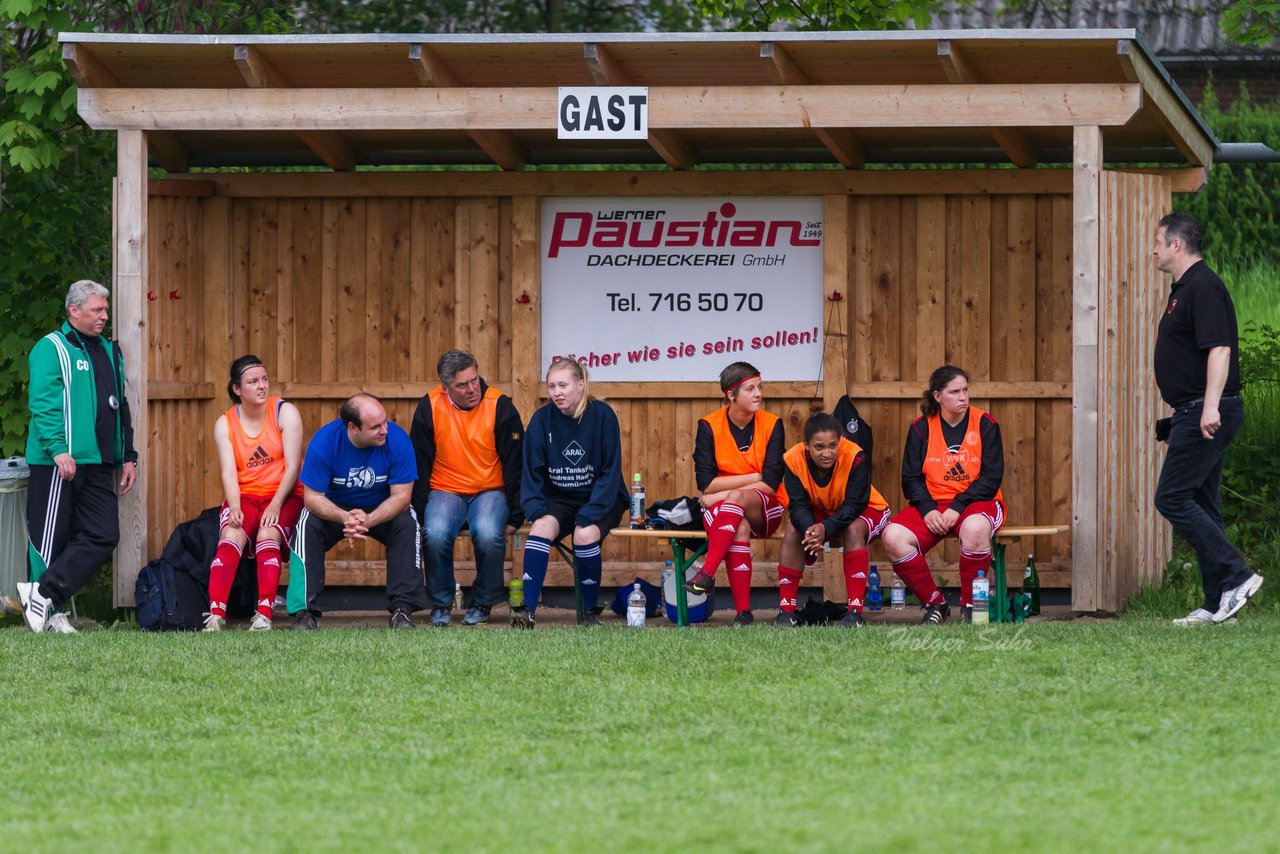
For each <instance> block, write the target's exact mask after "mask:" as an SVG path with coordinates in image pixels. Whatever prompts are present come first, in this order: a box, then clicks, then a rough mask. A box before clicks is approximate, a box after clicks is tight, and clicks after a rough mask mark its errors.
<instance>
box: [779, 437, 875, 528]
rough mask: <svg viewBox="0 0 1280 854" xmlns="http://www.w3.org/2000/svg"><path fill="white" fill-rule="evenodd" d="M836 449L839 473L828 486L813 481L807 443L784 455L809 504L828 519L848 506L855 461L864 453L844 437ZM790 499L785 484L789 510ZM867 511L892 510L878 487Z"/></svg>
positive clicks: (782, 499)
mask: <svg viewBox="0 0 1280 854" xmlns="http://www.w3.org/2000/svg"><path fill="white" fill-rule="evenodd" d="M836 447H837V450H836V465H835V471H833V472H832V473H831V480H830V481H829V482H828V483H827V485H826V486H818V484H817V482H816V481H815V480H814V479H813V474H812V473H811V472H810V471H809V459H808V454H806V453H805V450H804V442H797V443H796V444H794V445H792V446H791V448H790V449H789V450H788V451H787V452H786V453H785V454H784V455H783V456H782V459H783V462H785V463H786V464H787V468H789V469H791V473H792V474H794V475H795V476H796V477H798V478H800V482H801V483H802V484H804V491H805V494H806V495H808V496H809V504H810V505H811V506H812V507H813V509H814V511H815V512H817V513H821V514H823V515H825V516H831V515H833V514H834V513H835V512H836V511H837V510H839V509H840V505H841V504H844V494H845V488H846V487H847V486H848V484H849V473H850V472H852V471H853V461H854V460H855V459H857V457H858V454H860V453H862V446H861V445H859V444H858V443H857V442H851V441H849V440H848V439H846V438H844V437H841V438H840V444H839V445H837V446H836ZM790 500H791V499H790V497H789V496H788V495H787V490H786V485H785V482H784V484H783V486H781V487H779V488H778V501H780V502H781V503H782V506H783V507H786V506H787V504H788V502H789V501H790ZM867 509H868V510H876V511H880V510H888V509H889V502H887V501H885V500H884V496H883V495H881V494H880V491H879V490H877V489H876V488H875V487H874V486H873V487H871V497H870V499H869V500H868V501H867Z"/></svg>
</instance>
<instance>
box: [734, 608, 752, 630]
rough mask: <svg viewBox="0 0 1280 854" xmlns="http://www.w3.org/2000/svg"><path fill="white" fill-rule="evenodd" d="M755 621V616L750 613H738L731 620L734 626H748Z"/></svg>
mask: <svg viewBox="0 0 1280 854" xmlns="http://www.w3.org/2000/svg"><path fill="white" fill-rule="evenodd" d="M755 621H756V615H755V614H753V613H751V612H750V611H739V612H738V616H736V617H734V618H733V624H734V625H735V626H749V625H751V624H752V623H754V622H755Z"/></svg>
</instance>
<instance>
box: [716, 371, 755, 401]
mask: <svg viewBox="0 0 1280 854" xmlns="http://www.w3.org/2000/svg"><path fill="white" fill-rule="evenodd" d="M758 379H760V375H759V374H752V375H751V376H749V377H743V378H742V379H740V380H738V381H737V382H736V383H734V384H733V385H731V386H729V387H728V388H727V389H725V390H724V394H725V397H728V396H729V392H731V391H733V390H734V389H735V388H737V387H738V386H740V385H742V384H743V383H745V382H750V381H751V380H758Z"/></svg>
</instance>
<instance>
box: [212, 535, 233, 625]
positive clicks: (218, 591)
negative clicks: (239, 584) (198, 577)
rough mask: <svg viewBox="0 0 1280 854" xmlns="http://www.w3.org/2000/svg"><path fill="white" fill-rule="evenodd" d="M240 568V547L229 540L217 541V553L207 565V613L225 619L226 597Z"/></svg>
mask: <svg viewBox="0 0 1280 854" xmlns="http://www.w3.org/2000/svg"><path fill="white" fill-rule="evenodd" d="M238 566H240V546H238V545H236V544H235V543H233V542H231V540H218V551H217V553H216V554H215V555H214V556H213V563H211V564H209V613H210V614H215V615H217V616H219V617H222V618H223V619H224V620H225V619H226V618H227V596H228V595H229V594H230V593H231V582H233V581H235V580H236V568H237V567H238Z"/></svg>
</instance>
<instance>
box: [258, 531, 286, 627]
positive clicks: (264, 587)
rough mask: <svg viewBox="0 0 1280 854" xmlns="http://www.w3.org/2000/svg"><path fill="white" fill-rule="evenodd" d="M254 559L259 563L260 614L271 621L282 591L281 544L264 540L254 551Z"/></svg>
mask: <svg viewBox="0 0 1280 854" xmlns="http://www.w3.org/2000/svg"><path fill="white" fill-rule="evenodd" d="M254 557H255V558H257V561H258V613H259V614H261V615H262V616H264V617H266V618H267V619H268V620H269V619H271V614H272V613H273V612H274V611H275V606H276V592H277V591H278V590H279V589H280V544H279V543H278V542H276V541H275V540H263V541H262V542H260V543H258V545H257V547H256V549H255V550H254Z"/></svg>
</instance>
